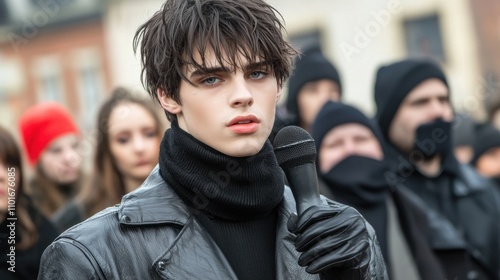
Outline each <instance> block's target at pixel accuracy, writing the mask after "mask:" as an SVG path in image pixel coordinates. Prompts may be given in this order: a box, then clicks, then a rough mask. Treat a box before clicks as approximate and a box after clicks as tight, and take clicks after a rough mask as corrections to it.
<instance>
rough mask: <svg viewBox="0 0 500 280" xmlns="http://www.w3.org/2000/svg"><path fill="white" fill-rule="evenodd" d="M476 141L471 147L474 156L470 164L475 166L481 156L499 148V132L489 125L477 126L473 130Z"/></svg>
mask: <svg viewBox="0 0 500 280" xmlns="http://www.w3.org/2000/svg"><path fill="white" fill-rule="evenodd" d="M474 134H475V137H476V141H474V144H473V145H472V148H473V150H474V156H473V157H472V160H471V164H472V165H476V164H477V161H478V160H479V158H481V156H482V155H483V154H484V153H486V152H487V151H488V150H489V149H492V148H498V147H500V130H498V129H496V128H495V127H494V126H493V125H491V124H489V123H484V124H479V125H477V126H476V129H475V133H474Z"/></svg>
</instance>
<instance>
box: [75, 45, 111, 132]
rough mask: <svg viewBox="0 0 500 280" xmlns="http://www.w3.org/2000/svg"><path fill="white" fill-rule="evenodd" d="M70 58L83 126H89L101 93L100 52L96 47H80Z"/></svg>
mask: <svg viewBox="0 0 500 280" xmlns="http://www.w3.org/2000/svg"><path fill="white" fill-rule="evenodd" d="M72 60H73V68H74V72H75V73H76V75H77V77H76V79H77V92H78V96H79V101H80V113H81V114H82V115H81V119H82V120H83V122H84V123H83V125H84V126H86V127H91V126H92V125H94V121H95V117H96V114H97V110H98V107H99V106H98V105H99V103H100V97H101V95H102V94H103V80H104V78H103V77H102V68H101V62H102V59H101V52H100V51H99V49H98V48H97V47H87V48H81V49H78V50H75V51H74V52H73V56H72Z"/></svg>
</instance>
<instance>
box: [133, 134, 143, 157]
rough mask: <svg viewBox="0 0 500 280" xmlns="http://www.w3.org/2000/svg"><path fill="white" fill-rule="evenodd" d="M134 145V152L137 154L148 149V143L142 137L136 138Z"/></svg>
mask: <svg viewBox="0 0 500 280" xmlns="http://www.w3.org/2000/svg"><path fill="white" fill-rule="evenodd" d="M132 145H133V148H134V151H135V152H137V153H141V152H143V151H144V149H145V148H146V143H145V141H144V138H143V137H141V136H136V137H134V139H133V143H132Z"/></svg>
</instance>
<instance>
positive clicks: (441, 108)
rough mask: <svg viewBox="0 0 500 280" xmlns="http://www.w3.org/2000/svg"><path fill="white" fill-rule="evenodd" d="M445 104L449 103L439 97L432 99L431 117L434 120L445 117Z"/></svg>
mask: <svg viewBox="0 0 500 280" xmlns="http://www.w3.org/2000/svg"><path fill="white" fill-rule="evenodd" d="M445 106H447V105H445V104H443V103H442V102H440V101H439V100H437V99H434V100H432V102H431V105H430V109H429V118H430V119H432V120H435V119H443V118H444V114H445V112H446V109H447V108H446V107H445Z"/></svg>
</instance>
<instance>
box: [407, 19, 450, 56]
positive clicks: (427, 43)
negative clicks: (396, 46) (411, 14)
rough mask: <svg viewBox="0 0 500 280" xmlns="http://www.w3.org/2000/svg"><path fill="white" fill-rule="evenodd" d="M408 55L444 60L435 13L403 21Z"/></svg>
mask: <svg viewBox="0 0 500 280" xmlns="http://www.w3.org/2000/svg"><path fill="white" fill-rule="evenodd" d="M404 32H405V40H406V50H407V52H408V55H409V56H413V57H430V58H433V59H436V60H438V61H441V62H444V60H445V55H444V51H443V41H442V37H441V29H440V25H439V16H438V15H437V14H434V15H430V16H425V17H420V18H416V19H408V20H405V21H404Z"/></svg>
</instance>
